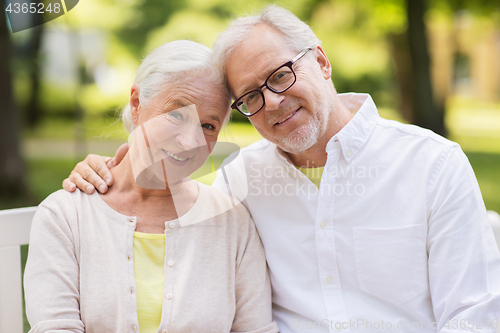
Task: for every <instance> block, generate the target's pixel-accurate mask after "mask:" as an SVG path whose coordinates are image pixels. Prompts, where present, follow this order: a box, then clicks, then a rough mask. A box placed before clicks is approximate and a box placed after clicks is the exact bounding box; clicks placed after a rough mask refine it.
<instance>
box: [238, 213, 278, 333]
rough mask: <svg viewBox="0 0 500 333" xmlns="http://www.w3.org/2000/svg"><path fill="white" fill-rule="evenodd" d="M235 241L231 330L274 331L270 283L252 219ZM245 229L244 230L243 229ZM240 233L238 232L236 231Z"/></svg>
mask: <svg viewBox="0 0 500 333" xmlns="http://www.w3.org/2000/svg"><path fill="white" fill-rule="evenodd" d="M248 219H249V222H248V231H247V232H245V233H244V234H246V235H247V237H246V239H245V238H240V239H241V240H242V242H240V244H239V245H238V255H237V260H236V277H235V279H236V281H235V289H236V313H235V317H234V321H233V326H232V328H231V333H242V332H245V333H276V332H278V325H277V324H276V323H275V322H273V319H272V308H271V283H270V280H269V274H268V271H267V263H266V257H265V254H264V248H263V246H262V242H261V240H260V237H259V234H258V233H257V230H256V228H255V225H254V223H253V220H252V219H251V218H250V217H248ZM245 231H246V230H245ZM240 234H241V233H240Z"/></svg>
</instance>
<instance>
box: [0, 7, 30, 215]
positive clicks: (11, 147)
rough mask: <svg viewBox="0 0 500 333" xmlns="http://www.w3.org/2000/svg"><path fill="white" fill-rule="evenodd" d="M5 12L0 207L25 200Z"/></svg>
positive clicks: (0, 20)
mask: <svg viewBox="0 0 500 333" xmlns="http://www.w3.org/2000/svg"><path fill="white" fill-rule="evenodd" d="M6 21H7V20H6V14H5V8H4V6H2V13H0V100H1V101H2V107H1V108H0V118H1V121H0V198H1V206H3V207H7V206H8V205H9V204H8V203H7V201H9V202H13V201H15V200H16V199H19V198H24V197H27V190H26V185H25V179H24V166H23V161H22V159H21V154H20V152H19V139H18V135H19V131H18V125H17V113H16V109H15V105H14V97H13V91H12V73H11V58H12V45H11V41H10V31H9V29H8V27H7V22H6Z"/></svg>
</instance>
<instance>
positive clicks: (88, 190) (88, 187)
mask: <svg viewBox="0 0 500 333" xmlns="http://www.w3.org/2000/svg"><path fill="white" fill-rule="evenodd" d="M86 189H87V193H92V190H93V189H94V187H93V186H91V185H89V186H87V188H86Z"/></svg>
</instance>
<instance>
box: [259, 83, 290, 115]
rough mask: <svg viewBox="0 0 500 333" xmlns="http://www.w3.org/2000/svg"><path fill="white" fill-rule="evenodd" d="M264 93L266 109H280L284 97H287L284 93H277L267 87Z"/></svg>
mask: <svg viewBox="0 0 500 333" xmlns="http://www.w3.org/2000/svg"><path fill="white" fill-rule="evenodd" d="M262 93H263V94H264V100H265V102H266V104H265V106H264V107H265V108H266V111H274V110H276V109H278V108H279V106H280V104H281V102H282V101H283V99H285V96H284V95H283V94H277V93H275V92H273V91H271V90H270V89H267V88H264V89H263V90H262Z"/></svg>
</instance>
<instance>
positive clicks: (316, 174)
mask: <svg viewBox="0 0 500 333" xmlns="http://www.w3.org/2000/svg"><path fill="white" fill-rule="evenodd" d="M297 169H299V170H300V171H301V172H302V173H303V174H304V175H305V176H306V177H307V178H309V180H310V181H311V182H312V183H313V184H314V185H316V187H317V188H318V189H319V184H320V183H321V176H322V175H323V170H324V169H325V167H319V168H297Z"/></svg>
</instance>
